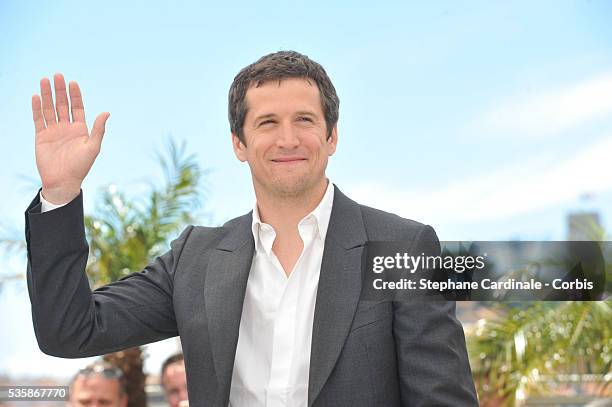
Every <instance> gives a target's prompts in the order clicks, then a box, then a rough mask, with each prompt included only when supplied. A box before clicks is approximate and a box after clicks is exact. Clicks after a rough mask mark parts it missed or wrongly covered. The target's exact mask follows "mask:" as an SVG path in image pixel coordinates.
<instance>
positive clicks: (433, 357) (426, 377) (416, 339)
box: [393, 226, 478, 407]
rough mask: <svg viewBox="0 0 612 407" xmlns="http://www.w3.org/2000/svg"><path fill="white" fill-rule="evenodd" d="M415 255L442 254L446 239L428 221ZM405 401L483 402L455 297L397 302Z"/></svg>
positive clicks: (420, 404) (396, 327)
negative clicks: (439, 236) (441, 238)
mask: <svg viewBox="0 0 612 407" xmlns="http://www.w3.org/2000/svg"><path fill="white" fill-rule="evenodd" d="M411 253H413V255H420V254H422V253H424V254H425V255H439V254H440V242H439V240H438V237H437V236H436V232H435V231H434V230H433V228H432V227H431V226H423V227H422V229H421V230H420V231H419V232H418V233H417V237H416V240H415V241H414V243H413V247H412V248H411ZM393 310H394V315H393V317H394V318H393V334H394V337H395V344H396V352H397V362H398V373H399V381H400V396H401V400H402V406H415V407H416V406H418V407H424V406H462V407H467V406H478V400H477V396H476V390H475V388H474V381H473V379H472V374H471V369H470V364H469V360H468V355H467V350H466V345H465V336H464V334H463V328H462V326H461V323H460V322H459V321H458V320H457V318H456V317H455V302H454V301H447V300H445V299H443V298H440V299H431V298H428V299H425V298H421V299H418V300H413V301H396V302H394V304H393Z"/></svg>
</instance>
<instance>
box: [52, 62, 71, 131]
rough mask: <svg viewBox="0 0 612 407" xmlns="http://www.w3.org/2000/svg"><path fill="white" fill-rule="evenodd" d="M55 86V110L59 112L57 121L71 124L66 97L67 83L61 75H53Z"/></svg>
mask: <svg viewBox="0 0 612 407" xmlns="http://www.w3.org/2000/svg"><path fill="white" fill-rule="evenodd" d="M53 84H54V85H55V108H56V110H57V119H58V121H60V122H70V115H69V113H68V96H67V95H66V82H65V81H64V76H63V75H62V74H61V73H56V74H55V75H53Z"/></svg>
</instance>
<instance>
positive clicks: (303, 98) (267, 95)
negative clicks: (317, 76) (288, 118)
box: [245, 78, 323, 118]
mask: <svg viewBox="0 0 612 407" xmlns="http://www.w3.org/2000/svg"><path fill="white" fill-rule="evenodd" d="M245 100H246V103H247V118H249V117H251V118H253V117H256V116H259V115H263V114H278V115H282V114H284V113H288V114H290V113H292V112H295V111H299V110H306V111H312V113H315V114H323V109H322V107H321V98H320V92H319V87H318V86H317V84H316V82H315V81H313V80H312V79H306V78H284V79H275V80H269V81H266V82H263V83H260V84H259V86H256V84H253V85H251V86H250V87H249V89H248V90H247V92H246V97H245Z"/></svg>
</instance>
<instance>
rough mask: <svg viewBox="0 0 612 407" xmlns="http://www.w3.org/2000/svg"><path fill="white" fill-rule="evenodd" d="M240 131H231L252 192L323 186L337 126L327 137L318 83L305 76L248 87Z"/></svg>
mask: <svg viewBox="0 0 612 407" xmlns="http://www.w3.org/2000/svg"><path fill="white" fill-rule="evenodd" d="M246 102H247V106H248V111H247V115H246V117H245V120H244V126H243V129H244V130H243V133H244V138H245V141H246V145H245V144H243V143H242V142H240V140H239V139H238V137H237V135H235V134H233V135H232V140H233V147H234V152H235V153H236V157H238V159H239V160H240V161H247V162H248V163H249V167H250V168H251V174H252V177H253V185H254V187H255V190H256V192H257V191H261V192H263V193H266V194H268V195H271V196H276V197H300V196H304V195H305V194H306V193H308V192H310V191H313V190H315V188H316V187H317V186H321V185H325V182H326V178H325V168H326V167H327V159H328V157H329V156H330V155H332V154H333V153H334V152H335V151H336V143H337V140H338V135H337V129H336V126H334V128H333V129H332V135H331V137H329V139H328V137H327V135H328V132H327V127H326V123H325V116H324V114H323V109H322V106H321V99H320V96H319V88H318V87H317V85H316V83H315V82H313V81H310V82H309V81H308V80H306V79H304V78H287V79H282V80H281V81H280V82H279V81H278V80H273V81H268V82H264V83H263V84H261V85H260V86H259V87H254V86H252V87H250V88H249V90H248V91H247V93H246Z"/></svg>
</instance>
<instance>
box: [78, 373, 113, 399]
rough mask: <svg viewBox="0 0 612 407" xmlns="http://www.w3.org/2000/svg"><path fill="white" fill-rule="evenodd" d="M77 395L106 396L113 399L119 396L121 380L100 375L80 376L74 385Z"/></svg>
mask: <svg viewBox="0 0 612 407" xmlns="http://www.w3.org/2000/svg"><path fill="white" fill-rule="evenodd" d="M72 394H73V395H74V396H75V397H78V398H80V397H83V396H87V397H104V398H109V399H112V398H114V397H118V396H119V382H118V381H117V380H116V379H107V378H105V377H102V376H100V375H91V376H85V377H83V376H79V377H77V378H76V380H75V381H74V384H73V386H72Z"/></svg>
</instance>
